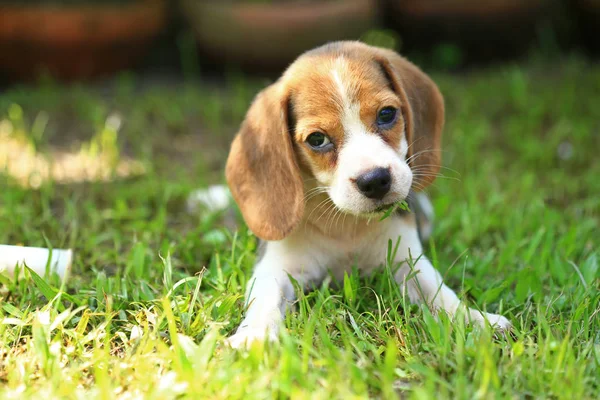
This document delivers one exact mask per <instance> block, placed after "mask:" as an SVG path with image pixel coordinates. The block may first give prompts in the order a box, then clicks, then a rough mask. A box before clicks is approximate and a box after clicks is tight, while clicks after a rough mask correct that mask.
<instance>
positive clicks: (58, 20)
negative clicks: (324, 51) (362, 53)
mask: <svg viewBox="0 0 600 400" xmlns="http://www.w3.org/2000/svg"><path fill="white" fill-rule="evenodd" d="M599 17H600V2H599V1H597V0H480V1H478V0H0V71H1V74H2V75H0V77H1V78H2V83H3V86H4V87H6V86H7V85H12V84H16V83H19V82H25V81H29V82H31V81H35V80H38V79H40V77H42V76H50V77H52V78H54V79H57V80H59V81H63V82H64V81H70V82H72V81H84V80H92V79H95V80H97V79H100V78H107V77H111V76H116V75H118V74H119V73H120V72H123V71H126V70H129V71H136V72H137V73H161V74H168V75H169V76H170V77H182V76H184V77H188V78H189V77H194V78H199V77H205V76H206V75H205V74H208V75H210V73H216V74H218V75H219V74H222V73H223V72H224V71H226V70H228V69H231V68H235V69H239V70H241V71H245V72H250V73H253V74H258V75H271V76H275V75H277V74H278V73H279V72H281V70H282V69H284V68H285V66H286V65H288V64H289V63H290V62H291V61H292V60H293V59H294V58H295V57H296V56H297V55H298V54H300V53H302V52H303V51H305V50H308V49H310V48H313V47H315V46H318V45H320V44H323V43H325V42H328V41H333V40H341V39H361V40H364V41H367V42H370V43H374V44H378V45H382V46H386V47H393V48H395V49H396V50H399V51H401V52H403V53H405V54H406V55H408V56H409V57H410V58H411V59H414V60H415V61H417V62H418V63H419V64H421V65H422V66H423V67H425V68H427V67H433V68H440V69H445V70H460V69H462V68H468V67H470V66H473V65H478V64H481V63H494V62H502V61H506V60H510V59H516V58H519V57H523V56H524V55H527V54H530V53H531V51H532V49H533V50H535V51H536V52H537V53H539V54H541V55H544V56H546V57H560V56H562V55H563V54H564V53H568V52H573V51H580V52H585V53H586V54H588V55H594V54H596V55H597V54H598V51H599V50H600V49H599V45H598V40H597V38H598V29H600V28H598V21H599Z"/></svg>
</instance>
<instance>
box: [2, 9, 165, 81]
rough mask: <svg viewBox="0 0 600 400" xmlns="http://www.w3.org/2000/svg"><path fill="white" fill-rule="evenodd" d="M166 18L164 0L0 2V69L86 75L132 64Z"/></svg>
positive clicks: (22, 74)
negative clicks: (69, 3)
mask: <svg viewBox="0 0 600 400" xmlns="http://www.w3.org/2000/svg"><path fill="white" fill-rule="evenodd" d="M165 22H166V9H165V3H164V2H163V1H162V0H141V1H137V2H132V3H131V4H129V3H127V4H124V5H116V4H97V3H94V4H82V5H77V6H75V5H63V6H61V5H33V6H24V5H17V1H15V4H14V5H13V4H10V5H6V4H3V5H0V70H3V71H4V72H5V73H6V74H7V75H8V76H9V78H12V79H32V78H34V77H36V76H37V75H38V74H39V73H41V72H43V71H46V72H49V73H50V74H51V75H52V76H54V77H56V78H58V79H66V80H73V79H85V78H91V77H96V76H99V75H104V74H110V73H114V72H116V71H118V70H121V69H124V68H128V67H131V66H132V65H133V64H134V63H135V62H136V61H137V60H139V58H140V57H141V56H143V54H144V51H145V50H146V49H147V47H148V45H149V44H150V43H151V41H152V39H153V38H154V37H155V36H156V35H157V34H158V33H159V32H160V31H161V29H162V28H163V27H164V25H165Z"/></svg>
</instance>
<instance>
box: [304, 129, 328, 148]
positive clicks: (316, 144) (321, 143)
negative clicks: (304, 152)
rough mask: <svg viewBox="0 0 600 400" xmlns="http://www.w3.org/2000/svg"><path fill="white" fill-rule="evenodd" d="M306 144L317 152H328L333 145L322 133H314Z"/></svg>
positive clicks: (309, 136) (307, 139)
mask: <svg viewBox="0 0 600 400" xmlns="http://www.w3.org/2000/svg"><path fill="white" fill-rule="evenodd" d="M306 142H307V143H308V145H309V146H310V147H312V148H313V149H315V150H326V149H327V148H328V147H330V145H331V140H329V138H328V137H327V135H325V134H324V133H321V132H313V133H311V134H310V135H308V137H307V138H306Z"/></svg>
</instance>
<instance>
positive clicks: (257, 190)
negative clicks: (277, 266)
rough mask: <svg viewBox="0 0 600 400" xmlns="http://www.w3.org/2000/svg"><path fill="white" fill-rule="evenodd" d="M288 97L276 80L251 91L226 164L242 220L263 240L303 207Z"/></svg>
mask: <svg viewBox="0 0 600 400" xmlns="http://www.w3.org/2000/svg"><path fill="white" fill-rule="evenodd" d="M289 101H290V100H289V93H287V91H286V89H285V86H284V85H283V84H281V83H275V84H273V85H271V86H269V87H267V88H266V89H264V90H263V91H262V92H260V93H259V94H258V96H256V98H255V99H254V102H253V103H252V105H251V106H250V109H249V110H248V113H247V114H246V118H245V119H244V122H243V123H242V126H241V128H240V130H239V132H238V134H237V136H236V138H235V139H234V141H233V143H232V145H231V151H230V153H229V158H228V159H227V167H226V169H225V174H226V177H227V182H228V184H229V187H230V188H231V192H232V194H233V197H234V199H235V201H236V202H237V204H238V205H239V207H240V210H241V211H242V215H243V216H244V220H245V221H246V223H247V224H248V227H249V228H250V230H252V232H254V234H255V235H256V236H258V237H260V238H261V239H264V240H281V239H283V238H284V237H286V236H287V235H288V234H289V233H290V232H291V231H292V230H293V229H294V228H295V227H296V226H297V225H298V223H299V222H300V220H301V218H302V214H303V212H304V201H303V199H304V189H303V182H302V177H301V175H300V169H299V168H298V164H297V162H296V156H295V154H294V148H293V144H292V133H291V132H290V129H289V128H288V119H290V118H291V116H290V115H288V113H289V112H290V110H289V109H290V107H289V104H290V103H289Z"/></svg>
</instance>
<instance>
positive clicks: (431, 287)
mask: <svg viewBox="0 0 600 400" xmlns="http://www.w3.org/2000/svg"><path fill="white" fill-rule="evenodd" d="M401 223H402V224H403V226H402V228H403V229H402V233H401V239H400V244H399V248H398V253H397V255H396V262H401V263H403V265H402V266H401V267H400V269H399V270H398V271H397V272H396V275H395V276H394V278H395V280H396V282H398V283H399V284H400V285H402V288H403V292H404V293H406V294H407V295H408V297H409V299H410V301H411V302H413V303H425V304H427V305H429V306H430V307H432V308H433V309H434V310H440V309H441V310H444V311H445V312H446V313H448V315H449V316H451V317H453V316H454V315H455V314H456V313H457V312H458V311H459V308H461V307H464V309H463V311H465V317H466V318H467V322H473V323H476V324H478V325H484V324H485V323H486V321H487V322H489V323H490V324H491V325H492V326H493V327H494V328H495V329H498V330H505V329H509V328H510V327H511V323H510V321H509V320H508V319H506V318H504V317H503V316H501V315H497V314H489V313H484V312H481V311H478V310H475V309H472V308H466V307H465V306H464V305H463V304H462V303H461V301H460V300H459V299H458V296H457V295H456V293H454V291H453V290H452V289H450V288H449V287H448V286H446V285H445V284H444V282H443V280H442V276H441V275H440V273H439V272H438V271H437V270H436V269H435V268H434V267H433V265H431V262H430V261H429V260H428V259H427V258H426V257H425V256H424V255H423V249H422V246H421V242H420V240H419V236H418V233H417V230H416V228H415V226H414V224H412V223H410V222H407V221H402V222H401ZM410 258H412V260H413V262H414V261H415V260H416V262H414V265H413V267H412V268H411V266H410V264H409V262H408V260H409V259H410Z"/></svg>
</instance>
